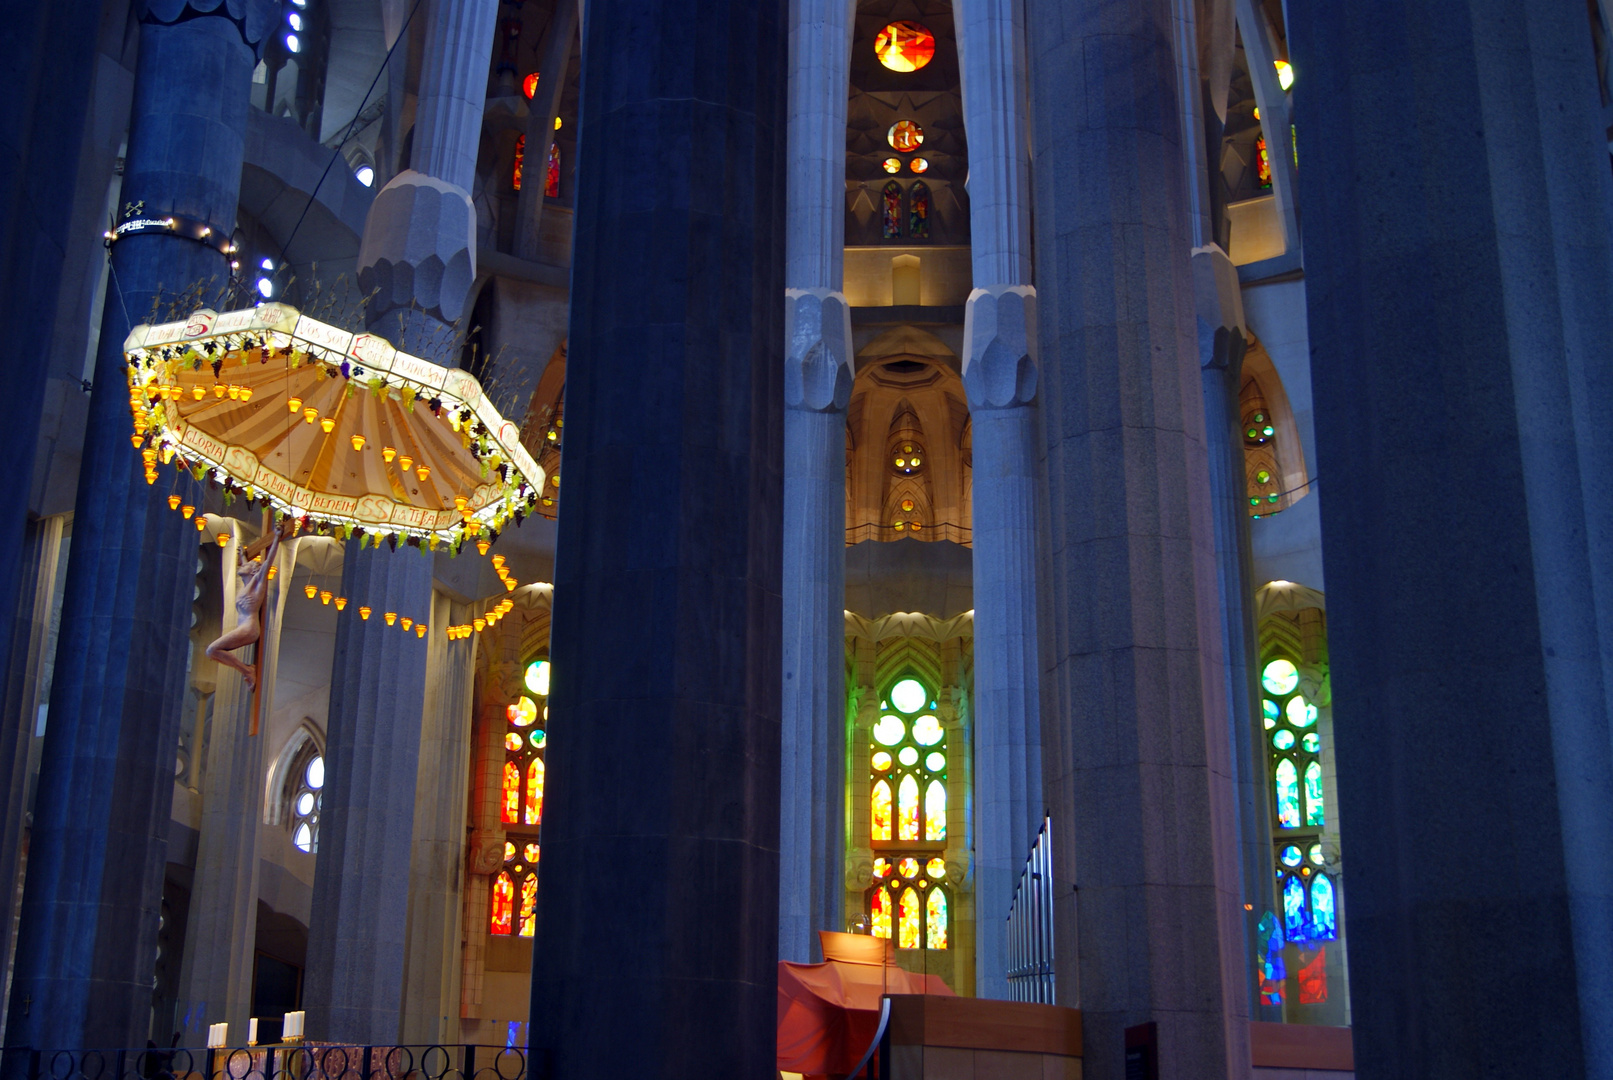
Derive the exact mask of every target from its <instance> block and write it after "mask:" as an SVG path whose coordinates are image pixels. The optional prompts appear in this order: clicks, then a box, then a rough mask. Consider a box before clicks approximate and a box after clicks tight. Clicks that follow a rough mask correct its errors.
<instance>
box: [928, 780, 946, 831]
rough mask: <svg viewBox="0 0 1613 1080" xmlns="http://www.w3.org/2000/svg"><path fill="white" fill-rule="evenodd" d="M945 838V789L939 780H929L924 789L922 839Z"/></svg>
mask: <svg viewBox="0 0 1613 1080" xmlns="http://www.w3.org/2000/svg"><path fill="white" fill-rule="evenodd" d="M946 838H947V788H946V785H945V784H943V783H941V781H939V780H931V781H930V786H929V787H927V788H925V789H924V839H926V840H945V839H946Z"/></svg>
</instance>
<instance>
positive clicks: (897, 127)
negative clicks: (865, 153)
mask: <svg viewBox="0 0 1613 1080" xmlns="http://www.w3.org/2000/svg"><path fill="white" fill-rule="evenodd" d="M885 141H886V142H888V143H890V145H891V149H892V150H895V151H896V152H897V153H899V154H906V153H910V152H911V151H914V150H917V149H918V148H919V147H921V146H923V145H924V129H923V128H921V127H919V126H918V125H917V124H915V123H914V122H913V121H911V120H898V121H896V123H894V124H892V125H891V126H890V130H889V131H887V132H885Z"/></svg>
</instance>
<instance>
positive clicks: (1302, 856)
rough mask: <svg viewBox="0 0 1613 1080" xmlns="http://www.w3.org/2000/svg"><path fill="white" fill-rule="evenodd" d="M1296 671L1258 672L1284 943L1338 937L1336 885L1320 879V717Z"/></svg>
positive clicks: (1289, 666) (1270, 665)
mask: <svg viewBox="0 0 1613 1080" xmlns="http://www.w3.org/2000/svg"><path fill="white" fill-rule="evenodd" d="M1300 682H1301V679H1300V672H1299V666H1298V665H1297V664H1296V663H1295V662H1294V660H1292V659H1290V658H1289V657H1286V656H1276V657H1272V658H1271V659H1269V660H1267V662H1266V664H1265V665H1264V666H1263V667H1262V668H1261V669H1260V689H1261V691H1262V694H1261V723H1262V726H1263V728H1264V731H1265V735H1266V739H1267V745H1268V749H1269V751H1270V756H1271V781H1272V806H1273V809H1274V812H1275V813H1274V819H1273V820H1274V823H1275V825H1276V831H1277V836H1276V855H1277V859H1276V862H1277V868H1276V869H1277V883H1278V898H1279V900H1280V902H1281V904H1282V912H1283V915H1282V926H1283V936H1284V937H1285V938H1286V940H1287V942H1288V943H1289V944H1296V945H1297V944H1304V943H1307V942H1323V941H1333V940H1336V939H1337V938H1338V917H1337V913H1336V911H1335V907H1334V899H1335V894H1334V882H1333V879H1332V878H1331V877H1330V876H1329V875H1328V874H1327V873H1325V872H1324V869H1325V867H1326V866H1327V856H1326V854H1325V852H1324V850H1323V846H1322V837H1323V830H1324V828H1325V826H1326V824H1327V804H1326V793H1325V792H1324V790H1323V776H1322V760H1321V758H1322V737H1321V734H1320V733H1319V732H1318V731H1317V722H1318V719H1319V714H1318V710H1317V707H1316V705H1315V703H1314V702H1311V701H1309V700H1307V698H1306V696H1305V693H1304V691H1303V690H1302V688H1301V686H1300Z"/></svg>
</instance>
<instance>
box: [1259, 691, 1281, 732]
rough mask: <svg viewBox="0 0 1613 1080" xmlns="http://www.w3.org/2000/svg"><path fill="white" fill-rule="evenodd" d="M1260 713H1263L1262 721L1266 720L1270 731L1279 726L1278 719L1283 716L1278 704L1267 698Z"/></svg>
mask: <svg viewBox="0 0 1613 1080" xmlns="http://www.w3.org/2000/svg"><path fill="white" fill-rule="evenodd" d="M1260 711H1261V713H1262V719H1264V720H1265V723H1266V729H1267V730H1268V731H1269V730H1270V729H1272V728H1274V727H1276V726H1277V718H1278V717H1279V716H1281V715H1282V710H1281V709H1279V708H1277V703H1276V702H1275V701H1272V700H1271V699H1270V698H1267V699H1266V700H1265V701H1263V702H1261V703H1260Z"/></svg>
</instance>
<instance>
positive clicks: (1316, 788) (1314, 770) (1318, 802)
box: [1279, 761, 1327, 826]
mask: <svg viewBox="0 0 1613 1080" xmlns="http://www.w3.org/2000/svg"><path fill="white" fill-rule="evenodd" d="M1280 782H1281V781H1279V783H1280ZM1326 816H1327V815H1326V814H1325V812H1324V811H1323V809H1322V763H1321V762H1319V761H1313V762H1311V763H1310V764H1309V765H1307V766H1305V824H1306V825H1314V826H1321V825H1323V824H1326Z"/></svg>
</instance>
